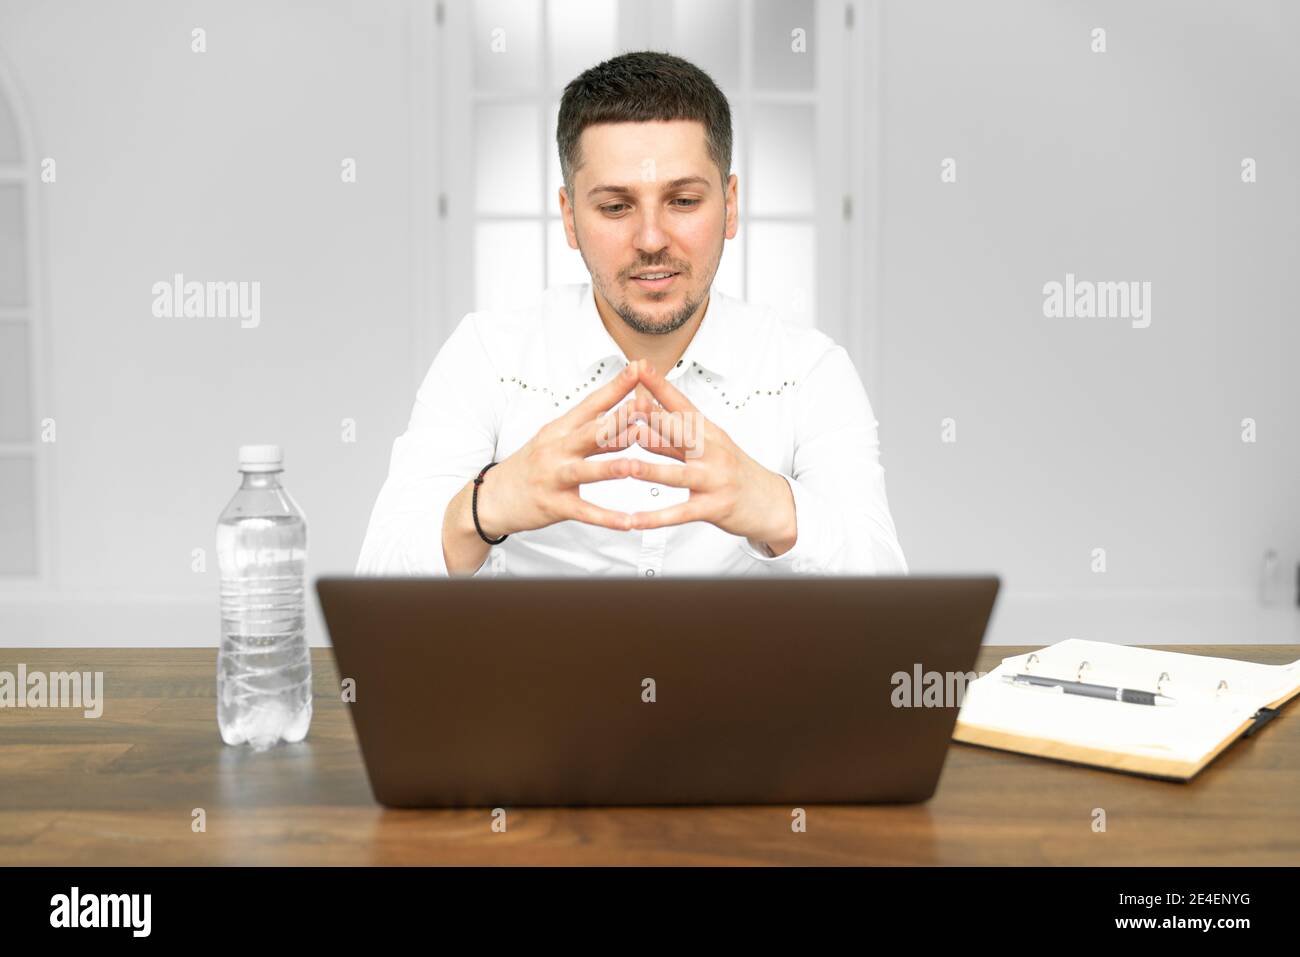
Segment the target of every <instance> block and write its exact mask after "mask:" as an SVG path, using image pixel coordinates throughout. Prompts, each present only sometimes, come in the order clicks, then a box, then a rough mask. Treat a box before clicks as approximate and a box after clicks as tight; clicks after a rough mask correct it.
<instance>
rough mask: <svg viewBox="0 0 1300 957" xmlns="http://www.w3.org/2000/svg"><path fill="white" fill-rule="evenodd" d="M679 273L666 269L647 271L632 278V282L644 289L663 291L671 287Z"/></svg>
mask: <svg viewBox="0 0 1300 957" xmlns="http://www.w3.org/2000/svg"><path fill="white" fill-rule="evenodd" d="M678 275H680V273H675V272H672V271H671V270H667V269H647V270H646V271H644V272H639V273H636V274H634V275H633V276H632V281H633V282H635V283H636V284H637V285H638V286H643V287H644V288H646V289H665V288H667V287H668V286H670V285H672V283H673V280H674V279H676V278H677V276H678Z"/></svg>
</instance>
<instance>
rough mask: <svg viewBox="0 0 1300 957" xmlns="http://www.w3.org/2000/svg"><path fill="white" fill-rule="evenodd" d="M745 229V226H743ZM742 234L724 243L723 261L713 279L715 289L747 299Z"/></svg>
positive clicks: (737, 234) (738, 233)
mask: <svg viewBox="0 0 1300 957" xmlns="http://www.w3.org/2000/svg"><path fill="white" fill-rule="evenodd" d="M740 228H741V229H745V228H746V227H745V226H743V225H742V226H741V227H740ZM740 236H741V234H740V232H737V233H736V238H735V239H727V240H724V241H723V243H722V261H721V262H720V263H718V273H717V275H715V276H714V277H713V288H714V289H717V290H719V291H721V292H724V293H726V294H727V295H728V296H735V297H736V298H737V299H744V298H745V254H744V252H743V250H744V247H743V246H742V245H741V242H740Z"/></svg>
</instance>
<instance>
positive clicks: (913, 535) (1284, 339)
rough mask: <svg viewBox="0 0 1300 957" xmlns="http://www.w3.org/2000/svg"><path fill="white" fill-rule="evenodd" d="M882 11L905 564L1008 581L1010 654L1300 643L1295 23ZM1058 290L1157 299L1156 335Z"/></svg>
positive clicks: (1235, 16)
mask: <svg viewBox="0 0 1300 957" xmlns="http://www.w3.org/2000/svg"><path fill="white" fill-rule="evenodd" d="M881 20H882V23H881V28H882V30H883V42H882V44H881V48H882V50H883V54H884V61H883V82H882V90H883V92H882V97H881V100H882V102H881V106H882V110H883V112H882V118H881V128H882V141H883V155H882V157H881V191H882V196H881V210H882V217H883V218H882V223H881V235H882V260H881V285H880V289H879V295H880V297H881V298H880V304H879V314H880V317H881V318H880V327H879V330H878V342H879V355H878V356H877V357H875V360H874V361H875V362H876V363H877V364H878V365H877V370H878V373H879V378H878V385H877V390H876V395H875V396H874V399H875V401H876V405H877V412H878V414H879V417H880V419H881V422H882V423H883V426H882V442H883V445H884V449H885V455H886V463H885V464H886V472H887V477H888V483H889V495H890V501H891V505H892V507H893V512H894V518H895V520H896V522H897V525H898V528H899V532H900V536H901V540H902V543H903V546H904V548H905V550H906V552H907V556H908V559H909V561H910V562H911V564H912V568H913V570H914V571H918V572H920V571H934V570H945V571H955V570H969V569H993V570H997V571H999V572H1001V573H1002V574H1003V576H1004V581H1005V583H1006V585H1007V589H1008V590H1007V591H1006V592H1005V593H1004V596H1003V597H1004V601H1003V608H1002V611H1003V612H1004V614H1002V615H1001V616H1000V619H999V621H998V622H997V625H998V626H999V630H998V631H997V632H996V633H997V635H998V637H1000V638H1002V639H1004V640H1023V641H1026V642H1032V641H1054V640H1056V639H1057V638H1061V637H1067V636H1069V635H1071V634H1073V635H1078V636H1080V637H1093V638H1103V639H1115V640H1124V641H1177V640H1180V639H1189V640H1204V641H1214V640H1219V641H1247V642H1248V641H1269V640H1289V641H1297V640H1300V627H1298V626H1300V611H1298V610H1297V609H1296V607H1295V575H1296V571H1295V569H1296V564H1297V562H1300V417H1298V415H1297V414H1298V413H1300V375H1297V373H1296V368H1297V361H1298V357H1300V321H1298V320H1300V317H1298V316H1297V314H1296V310H1295V302H1296V298H1295V292H1294V288H1293V283H1294V280H1295V276H1296V271H1297V266H1298V265H1300V227H1297V222H1300V180H1298V178H1297V171H1300V122H1297V120H1298V119H1300V57H1297V56H1296V55H1295V47H1296V42H1297V39H1300V7H1298V6H1297V5H1296V4H1292V3H1284V2H1280V0H1278V2H1246V3H1227V2H1219V3H1204V2H1202V3H1186V2H1173V0H1164V2H1147V3H1141V4H1132V3H1096V2H1092V3H1079V4H1059V3H1057V4H1045V3H1041V2H1032V0H1020V2H997V3H965V2H957V0H951V2H921V3H918V2H912V0H909V2H889V3H886V4H885V5H884V8H883V17H882V18H881ZM1094 27H1103V28H1105V30H1106V32H1107V52H1105V53H1104V54H1094V53H1093V52H1091V50H1090V40H1091V37H1090V34H1091V31H1092V29H1093V28H1094ZM1248 156H1249V157H1254V158H1256V160H1257V162H1258V171H1259V173H1258V177H1259V178H1258V182H1257V183H1255V184H1253V185H1245V184H1243V183H1242V182H1241V177H1240V172H1241V166H1240V164H1241V160H1242V158H1243V157H1248ZM945 157H953V158H955V159H956V160H957V171H958V176H957V182H955V183H949V184H944V183H941V182H940V175H939V173H940V162H941V161H942V160H943V159H944V158H945ZM1067 271H1068V272H1073V273H1075V274H1076V276H1078V277H1079V278H1080V279H1084V278H1086V279H1094V280H1147V281H1150V282H1151V283H1152V313H1151V320H1152V321H1151V324H1150V326H1149V327H1148V328H1145V329H1136V328H1133V327H1132V325H1131V323H1129V322H1124V321H1122V320H1114V319H1112V320H1102V319H1092V320H1088V319H1047V318H1045V317H1044V315H1043V294H1042V287H1043V285H1044V283H1046V282H1049V281H1051V280H1058V281H1061V280H1063V279H1064V277H1065V274H1066V272H1067ZM864 359H865V361H867V362H871V361H872V359H871V358H870V357H864ZM946 417H952V418H954V419H955V420H956V423H957V441H956V442H955V443H952V444H944V443H942V442H941V441H940V422H941V420H942V419H944V418H946ZM1246 417H1251V418H1254V419H1255V420H1256V421H1257V423H1258V441H1257V442H1256V443H1255V444H1253V445H1252V444H1244V443H1243V442H1242V441H1241V431H1242V429H1241V420H1242V419H1243V418H1246ZM1095 547H1101V548H1105V549H1106V559H1107V571H1106V572H1105V574H1096V573H1094V572H1093V571H1092V570H1091V560H1092V555H1091V553H1092V549H1093V548H1095ZM1268 548H1275V549H1277V551H1278V552H1279V555H1280V557H1281V559H1282V566H1283V568H1284V571H1283V577H1284V578H1285V586H1284V588H1283V589H1282V593H1283V596H1284V597H1283V599H1282V601H1283V604H1282V606H1281V607H1278V608H1274V609H1265V608H1262V607H1261V606H1260V604H1259V602H1258V600H1257V594H1258V591H1259V586H1260V575H1261V565H1262V556H1263V554H1264V552H1265V550H1266V549H1268Z"/></svg>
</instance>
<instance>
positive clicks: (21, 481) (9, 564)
mask: <svg viewBox="0 0 1300 957" xmlns="http://www.w3.org/2000/svg"><path fill="white" fill-rule="evenodd" d="M35 475H36V467H35V463H34V462H33V461H32V459H31V458H30V457H28V456H21V455H20V456H13V457H6V458H0V575H34V574H36V477H35Z"/></svg>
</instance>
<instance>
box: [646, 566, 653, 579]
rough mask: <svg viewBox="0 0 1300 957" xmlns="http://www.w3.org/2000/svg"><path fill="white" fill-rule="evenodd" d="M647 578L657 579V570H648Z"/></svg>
mask: <svg viewBox="0 0 1300 957" xmlns="http://www.w3.org/2000/svg"><path fill="white" fill-rule="evenodd" d="M645 577H646V578H654V577H655V570H654V569H653V568H647V569H646V570H645Z"/></svg>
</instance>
